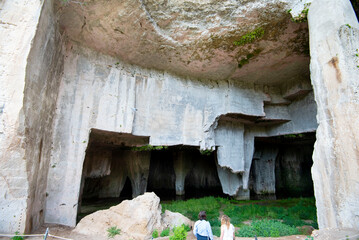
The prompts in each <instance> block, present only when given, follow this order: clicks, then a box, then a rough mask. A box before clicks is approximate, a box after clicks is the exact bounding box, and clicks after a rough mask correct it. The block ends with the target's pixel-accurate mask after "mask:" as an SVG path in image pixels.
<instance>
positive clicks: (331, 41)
mask: <svg viewBox="0 0 359 240" xmlns="http://www.w3.org/2000/svg"><path fill="white" fill-rule="evenodd" d="M308 20H309V34H310V54H311V63H310V70H311V80H312V84H313V89H314V94H315V101H316V103H317V106H318V108H317V109H318V114H317V121H318V124H319V126H318V130H317V141H316V143H315V148H314V153H313V161H314V165H313V168H312V175H313V181H314V192H315V198H316V205H317V212H318V224H319V228H327V227H332V228H336V227H340V228H344V227H347V228H356V229H359V198H358V196H359V177H358V176H359V175H358V172H359V150H358V149H357V147H358V146H359V128H358V126H359V120H358V117H357V113H358V112H359V81H358V76H359V67H358V65H359V58H358V49H359V24H358V21H357V19H356V16H355V13H354V11H353V8H352V6H351V3H350V1H349V0H342V1H335V0H329V1H324V0H316V1H313V3H312V5H311V6H310V10H309V14H308Z"/></svg>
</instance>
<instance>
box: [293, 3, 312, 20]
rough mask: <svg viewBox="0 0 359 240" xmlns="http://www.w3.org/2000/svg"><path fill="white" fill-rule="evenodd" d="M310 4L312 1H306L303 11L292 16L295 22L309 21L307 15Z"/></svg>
mask: <svg viewBox="0 0 359 240" xmlns="http://www.w3.org/2000/svg"><path fill="white" fill-rule="evenodd" d="M309 6H310V3H306V4H305V5H304V9H303V10H302V12H301V13H300V14H299V15H298V16H296V17H293V18H292V21H293V22H295V23H302V22H306V21H307V16H308V11H309Z"/></svg>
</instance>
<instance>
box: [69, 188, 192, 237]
mask: <svg viewBox="0 0 359 240" xmlns="http://www.w3.org/2000/svg"><path fill="white" fill-rule="evenodd" d="M183 223H184V224H188V225H189V226H192V222H191V220H189V219H188V218H186V217H184V216H183V215H182V214H180V213H172V212H170V211H166V212H165V213H164V214H163V215H162V214H161V205H160V198H159V197H157V196H156V194H155V193H153V192H151V193H145V194H143V195H140V196H138V197H136V198H134V199H132V200H125V201H123V202H121V203H120V204H119V205H117V206H113V207H111V208H110V209H108V210H101V211H97V212H95V213H93V214H90V215H88V216H86V217H84V218H83V219H81V221H80V222H79V223H78V224H77V226H76V228H75V229H74V230H73V231H74V232H75V233H79V234H83V235H86V236H96V237H97V238H98V239H103V238H104V237H107V235H108V232H107V229H109V228H111V227H117V228H119V229H120V230H121V234H120V235H116V236H115V237H114V239H117V240H125V239H126V240H128V239H133V240H143V239H151V237H152V232H153V231H154V230H155V229H157V230H158V231H159V232H161V231H162V230H163V229H164V228H167V227H170V228H173V227H174V226H179V225H181V224H183Z"/></svg>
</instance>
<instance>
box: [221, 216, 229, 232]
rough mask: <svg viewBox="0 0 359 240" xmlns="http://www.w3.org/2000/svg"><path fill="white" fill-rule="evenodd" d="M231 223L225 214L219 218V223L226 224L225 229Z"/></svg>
mask: <svg viewBox="0 0 359 240" xmlns="http://www.w3.org/2000/svg"><path fill="white" fill-rule="evenodd" d="M230 224H231V222H230V219H229V217H228V216H227V215H223V216H222V218H221V225H227V229H229V225H230Z"/></svg>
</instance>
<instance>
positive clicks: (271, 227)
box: [235, 219, 299, 237]
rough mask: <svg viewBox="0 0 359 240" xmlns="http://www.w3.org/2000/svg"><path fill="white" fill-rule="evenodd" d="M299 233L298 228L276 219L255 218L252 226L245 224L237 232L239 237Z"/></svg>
mask: <svg viewBox="0 0 359 240" xmlns="http://www.w3.org/2000/svg"><path fill="white" fill-rule="evenodd" d="M295 234H299V231H298V229H297V228H295V227H292V226H288V225H286V224H284V223H281V222H279V221H276V220H268V219H263V220H255V221H253V222H252V224H251V225H250V226H243V227H242V228H241V229H240V230H238V231H237V232H236V234H235V235H236V236H237V237H254V236H255V235H256V236H257V237H281V236H289V235H295Z"/></svg>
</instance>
